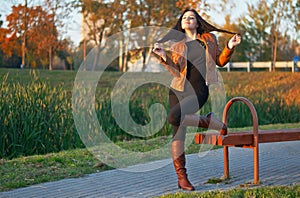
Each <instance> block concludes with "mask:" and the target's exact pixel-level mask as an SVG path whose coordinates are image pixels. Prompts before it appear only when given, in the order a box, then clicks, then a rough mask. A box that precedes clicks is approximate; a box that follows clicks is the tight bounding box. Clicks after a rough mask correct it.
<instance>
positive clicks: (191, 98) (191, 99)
mask: <svg viewBox="0 0 300 198" xmlns="http://www.w3.org/2000/svg"><path fill="white" fill-rule="evenodd" d="M208 95H209V93H208V89H207V92H204V93H201V94H192V95H191V94H187V93H185V92H178V91H175V90H172V89H170V92H169V103H170V112H169V115H168V122H169V123H170V124H171V125H172V126H173V138H174V139H180V140H184V139H185V131H186V130H185V128H186V127H182V126H180V123H181V122H182V120H183V118H184V116H185V115H187V114H194V113H196V112H197V111H198V110H199V109H201V108H202V107H203V105H204V104H205V103H206V101H207V99H208Z"/></svg>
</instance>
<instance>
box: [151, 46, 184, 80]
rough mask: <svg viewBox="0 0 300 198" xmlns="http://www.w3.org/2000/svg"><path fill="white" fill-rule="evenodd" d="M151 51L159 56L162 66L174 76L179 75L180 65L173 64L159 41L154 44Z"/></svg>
mask: <svg viewBox="0 0 300 198" xmlns="http://www.w3.org/2000/svg"><path fill="white" fill-rule="evenodd" d="M153 53H155V54H157V55H158V56H159V57H160V61H161V63H162V64H163V66H164V67H165V68H166V69H167V70H168V71H169V72H170V74H171V75H172V76H174V77H179V76H180V72H179V71H180V67H179V65H178V64H175V63H174V61H173V60H172V59H171V58H170V57H169V56H167V54H166V52H165V50H164V49H163V48H162V46H161V44H160V43H155V44H154V49H153Z"/></svg>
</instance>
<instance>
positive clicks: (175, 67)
mask: <svg viewBox="0 0 300 198" xmlns="http://www.w3.org/2000/svg"><path fill="white" fill-rule="evenodd" d="M211 31H218V32H224V33H229V34H234V36H233V37H232V38H231V39H230V40H229V42H228V44H227V46H225V48H224V49H223V50H222V51H221V50H220V48H219V46H218V44H217V40H216V37H215V36H214V35H213V34H211V33H210V32H211ZM166 41H175V42H176V43H175V44H174V45H173V46H172V47H171V57H169V56H167V55H166V52H165V50H164V49H162V45H161V43H163V42H166ZM240 42H241V37H240V35H238V34H235V33H232V32H229V31H226V30H221V29H218V28H216V27H214V26H212V25H210V24H209V23H207V22H206V21H204V19H202V18H201V17H200V15H199V14H198V13H197V12H196V11H195V10H193V9H187V10H185V11H184V12H183V13H182V15H181V16H180V18H179V20H178V22H177V24H176V26H175V27H174V28H173V29H172V30H171V31H169V32H168V33H167V34H166V35H165V36H164V37H163V38H162V39H161V40H159V41H158V43H155V45H154V49H153V52H154V53H155V54H157V55H158V56H159V57H160V59H161V62H162V64H163V65H164V66H165V67H166V68H167V70H168V71H169V72H170V73H171V74H172V75H173V76H174V78H173V80H172V83H171V86H170V92H169V103H170V112H169V115H168V121H169V123H170V124H171V125H172V126H173V130H174V132H173V140H172V144H171V151H172V159H173V164H174V168H175V171H176V173H177V176H178V187H179V188H181V189H183V190H194V187H193V186H192V184H191V183H190V182H189V180H188V178H187V174H186V168H185V154H184V141H185V134H186V126H188V125H194V124H195V123H196V125H197V126H198V127H202V128H212V129H216V130H219V131H220V133H221V134H224V133H226V132H227V127H226V125H225V124H224V123H222V122H221V121H219V120H218V119H217V118H216V117H215V116H214V114H213V113H209V114H208V115H206V116H199V115H196V114H195V113H196V112H197V111H198V110H199V109H200V108H202V106H203V105H204V104H205V102H206V101H207V99H208V95H209V89H208V86H209V85H210V84H214V83H217V82H218V76H217V72H216V65H218V66H221V67H222V66H224V65H226V63H228V61H229V59H230V57H231V55H232V53H233V50H234V47H235V46H236V45H238V44H239V43H240Z"/></svg>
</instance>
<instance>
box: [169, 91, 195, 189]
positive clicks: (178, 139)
mask: <svg viewBox="0 0 300 198" xmlns="http://www.w3.org/2000/svg"><path fill="white" fill-rule="evenodd" d="M179 97H181V96H179ZM192 100H193V99H192V98H190V99H189V98H183V97H182V98H180V99H178V97H177V96H176V95H175V94H174V93H172V92H170V94H169V102H170V113H169V115H168V121H169V123H170V124H172V126H173V130H174V131H173V140H172V143H171V152H172V159H173V165H174V168H175V171H176V174H177V177H178V187H179V188H181V189H183V190H189V191H191V190H194V189H195V188H194V187H193V185H192V184H191V183H190V181H189V180H188V178H187V173H186V172H187V170H186V168H185V164H186V160H185V153H184V142H185V135H186V127H184V126H180V123H181V120H182V118H181V117H182V115H183V117H184V114H185V113H195V112H196V111H197V108H195V106H194V107H193V105H192V104H190V105H189V106H187V105H186V102H185V101H190V102H191V101H192ZM181 102H183V103H181ZM181 107H182V108H181ZM190 107H192V108H190Z"/></svg>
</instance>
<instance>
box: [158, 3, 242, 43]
mask: <svg viewBox="0 0 300 198" xmlns="http://www.w3.org/2000/svg"><path fill="white" fill-rule="evenodd" d="M188 11H192V12H193V13H194V14H195V16H196V20H197V24H198V28H197V33H198V34H202V33H207V32H212V31H217V32H223V33H228V34H236V33H234V32H230V31H227V30H222V29H219V28H217V27H215V26H213V25H211V24H209V23H208V22H206V21H205V20H204V19H203V18H202V17H201V16H200V15H199V14H198V12H197V11H196V10H194V9H190V8H187V9H185V10H184V11H183V13H182V14H181V16H180V17H179V19H178V21H177V23H176V25H175V26H174V27H173V28H172V29H171V30H170V31H169V32H168V33H167V34H166V35H165V36H164V37H163V38H162V39H160V40H158V41H157V42H158V43H164V42H167V41H170V40H171V41H181V40H182V39H183V38H184V37H185V34H184V33H185V30H184V29H182V27H181V21H182V18H183V15H184V14H185V13H186V12H188Z"/></svg>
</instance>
